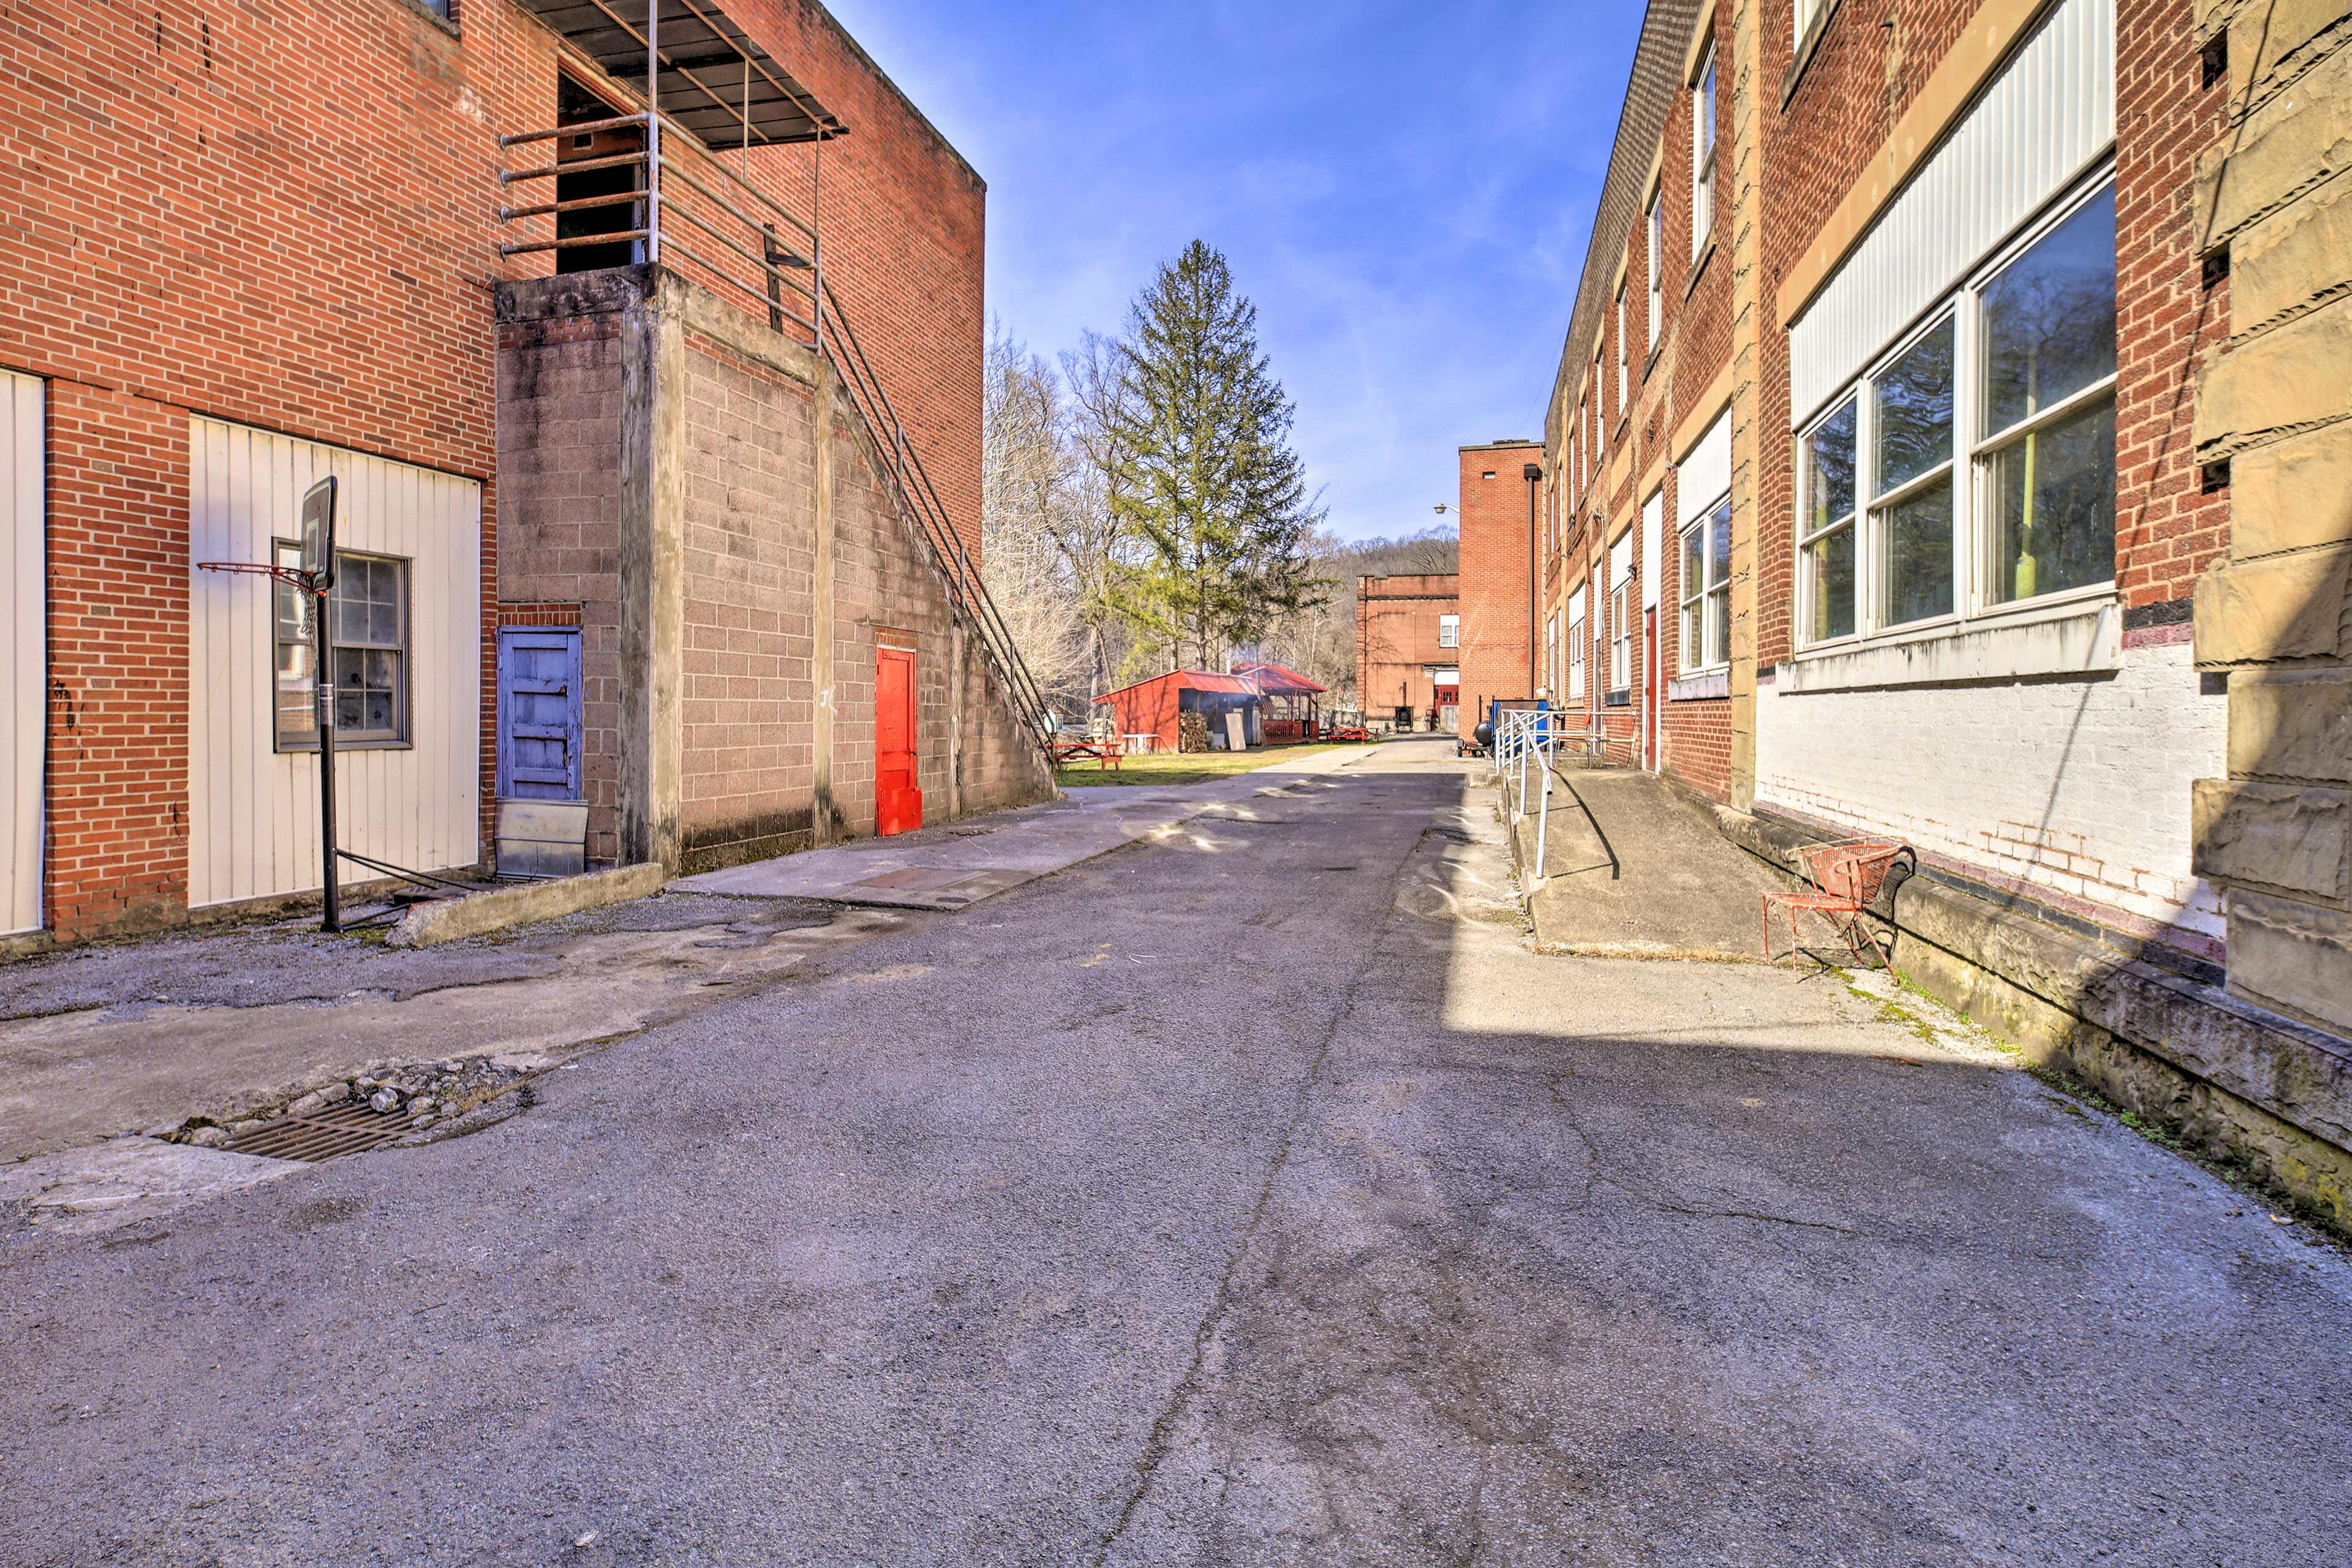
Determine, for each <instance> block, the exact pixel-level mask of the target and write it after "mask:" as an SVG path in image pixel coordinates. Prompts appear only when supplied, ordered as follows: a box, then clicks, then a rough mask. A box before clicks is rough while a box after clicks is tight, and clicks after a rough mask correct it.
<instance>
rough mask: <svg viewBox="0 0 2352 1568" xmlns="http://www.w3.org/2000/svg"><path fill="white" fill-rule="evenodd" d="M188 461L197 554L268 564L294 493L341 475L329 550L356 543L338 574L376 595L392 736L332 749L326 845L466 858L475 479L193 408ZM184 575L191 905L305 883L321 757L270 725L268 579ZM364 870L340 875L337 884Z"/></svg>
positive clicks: (476, 845) (295, 533)
mask: <svg viewBox="0 0 2352 1568" xmlns="http://www.w3.org/2000/svg"><path fill="white" fill-rule="evenodd" d="M188 461H189V466H190V468H191V469H192V472H191V473H190V474H189V476H188V501H189V505H188V513H189V516H188V524H189V533H190V539H189V542H190V545H191V546H192V559H194V560H196V561H256V562H266V561H268V560H269V559H270V558H271V552H272V550H273V548H274V547H275V543H276V542H278V541H290V540H294V539H297V538H299V534H300V531H301V529H300V524H299V521H298V519H299V508H300V505H301V500H302V492H303V491H304V490H305V489H309V488H310V485H311V483H312V482H313V481H314V480H317V479H321V478H324V477H325V476H326V475H329V474H332V475H334V476H335V477H336V479H337V480H338V482H339V487H340V488H339V491H338V494H339V500H338V503H337V522H336V531H337V541H336V543H337V548H338V550H339V551H340V552H342V553H343V555H344V556H345V558H346V563H347V567H348V566H349V558H350V557H351V556H352V555H353V554H355V553H356V554H363V555H365V556H368V557H370V558H371V560H370V563H369V564H368V566H367V567H366V568H365V569H347V570H346V571H345V572H344V573H343V574H342V575H343V579H344V586H345V587H346V588H356V587H359V586H361V585H362V584H365V585H367V586H369V587H370V588H372V589H373V591H374V593H375V595H376V596H375V608H376V609H377V610H378V611H379V612H380V615H381V617H382V619H383V625H380V626H377V627H376V628H375V632H376V634H377V636H376V637H375V639H374V640H377V641H379V642H383V644H384V646H385V647H388V648H390V649H391V650H393V651H394V652H396V654H397V657H398V659H399V661H400V664H401V667H402V668H401V671H400V675H399V677H398V683H399V684H398V689H397V691H396V692H395V693H394V698H393V700H390V701H388V703H387V711H388V712H391V713H394V714H395V715H396V723H397V727H398V729H399V730H400V731H401V732H400V733H399V735H398V736H397V737H396V738H394V739H390V740H385V741H380V742H355V741H353V740H351V739H349V738H347V737H348V736H349V734H350V731H348V730H346V731H343V732H342V736H341V737H339V739H338V741H337V742H336V746H335V785H336V789H335V795H336V807H335V809H336V816H337V826H338V837H340V838H341V843H342V846H343V847H345V848H347V849H351V850H354V851H357V852H358V853H360V854H362V855H368V856H372V857H373V858H377V859H380V860H388V861H390V862H392V863H393V864H394V865H396V866H407V867H411V868H416V869H419V870H427V871H431V870H438V869H441V868H446V867H451V866H469V865H472V864H473V863H474V862H475V860H476V859H477V858H478V857H479V854H480V844H481V831H480V811H479V805H480V798H481V791H480V762H481V744H482V742H481V710H482V700H481V681H482V658H483V655H482V632H481V567H482V536H481V525H482V488H481V486H479V485H478V484H476V483H475V482H474V481H473V480H471V479H457V478H455V477H453V476H451V475H448V474H441V473H436V472H434V471H433V470H431V469H429V468H415V467H412V466H411V465H409V464H406V463H394V462H389V461H386V460H385V459H383V458H373V457H369V456H366V455H365V454H363V453H359V452H353V451H350V450H348V449H346V448H344V447H329V446H325V445H322V444H320V443H319V442H316V441H298V440H295V439H293V438H291V437H286V436H280V435H277V434H275V433H273V432H270V431H267V430H256V429H253V428H251V427H249V426H243V425H229V424H225V423H223V422H222V421H219V420H216V419H205V418H202V417H197V418H194V419H192V420H191V421H190V426H189V432H188ZM194 575H195V582H194V584H193V587H192V591H191V595H190V602H191V612H192V613H191V616H190V619H191V623H192V624H191V626H190V628H189V633H190V635H189V658H190V662H191V664H192V666H193V670H192V674H193V679H192V680H191V682H190V685H191V691H190V700H189V706H190V714H189V718H190V723H189V726H188V796H189V818H190V820H189V828H190V831H189V843H188V902H189V903H190V904H191V905H202V904H217V903H226V902H229V901H232V900H239V899H252V898H260V897H264V896H267V895H270V894H276V893H290V892H298V891H306V890H308V889H313V888H316V887H318V886H319V885H320V872H319V816H318V812H319V806H318V801H319V771H318V770H319V759H318V754H317V752H314V751H310V750H298V749H290V748H287V747H282V746H281V745H280V744H279V743H278V737H277V734H276V731H275V727H274V721H275V716H276V706H277V698H278V685H277V675H278V670H277V667H276V664H275V658H276V650H277V645H278V638H277V636H276V622H275V618H274V611H273V604H274V601H273V598H272V594H271V584H270V583H269V581H268V579H267V578H262V577H247V576H227V575H224V574H219V573H215V572H197V573H196V574H194ZM340 591H341V590H339V592H340ZM365 608H366V606H365V605H362V606H360V609H361V611H362V618H363V615H364V610H365ZM355 635H357V634H355ZM338 640H339V641H340V640H341V634H340V633H339V634H338ZM373 875H374V874H373V872H368V871H364V870H360V869H357V868H352V867H350V866H346V867H344V868H343V879H344V880H345V881H364V880H367V879H371V878H372V877H373Z"/></svg>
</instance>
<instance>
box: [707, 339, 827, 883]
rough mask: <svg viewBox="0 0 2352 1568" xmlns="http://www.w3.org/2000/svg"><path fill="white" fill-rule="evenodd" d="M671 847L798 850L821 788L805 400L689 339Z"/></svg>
mask: <svg viewBox="0 0 2352 1568" xmlns="http://www.w3.org/2000/svg"><path fill="white" fill-rule="evenodd" d="M685 348H686V353H685V354H684V356H683V362H682V363H683V366H684V377H685V386H684V388H683V389H682V390H683V395H684V397H685V402H686V418H685V421H684V426H683V430H682V437H683V440H684V448H685V449H684V451H683V453H682V454H681V465H680V466H681V468H682V469H683V478H684V484H683V487H682V489H683V493H682V495H681V498H680V499H681V501H682V505H683V510H684V518H683V530H682V533H681V539H680V542H681V545H682V547H683V552H684V556H683V561H682V568H683V571H684V574H685V595H684V599H683V603H684V612H685V624H684V635H683V648H682V657H683V658H684V659H685V678H686V679H685V684H684V686H683V687H682V689H680V692H679V702H680V708H681V712H680V715H679V720H680V724H681V726H682V733H681V736H680V792H681V794H680V816H679V834H680V842H681V845H682V847H683V849H684V853H685V856H686V864H687V865H688V867H690V868H694V869H697V870H705V869H709V868H713V867H717V866H721V865H734V864H738V863H740V862H741V861H744V860H751V859H760V858H765V857H767V856H771V855H779V854H782V853H783V852H785V851H786V850H790V849H800V848H805V847H808V845H809V844H810V843H811V842H813V840H814V828H815V824H814V798H815V788H816V763H815V746H816V733H815V718H814V715H815V705H816V661H815V637H816V594H817V585H816V530H817V493H816V483H817V475H816V399H815V389H814V387H812V386H810V385H809V384H807V383H805V382H803V381H800V380H797V379H795V378H793V377H792V376H789V375H786V374H783V373H782V372H780V371H777V370H773V369H772V368H770V367H768V366H765V365H761V364H760V363H756V362H754V361H751V360H748V359H744V358H741V357H740V356H738V355H735V354H732V353H728V352H727V350H726V349H725V348H723V347H721V346H720V345H718V344H715V343H712V342H709V340H708V339H704V338H700V337H698V336H694V335H691V334H689V335H688V338H687V341H686V344H685Z"/></svg>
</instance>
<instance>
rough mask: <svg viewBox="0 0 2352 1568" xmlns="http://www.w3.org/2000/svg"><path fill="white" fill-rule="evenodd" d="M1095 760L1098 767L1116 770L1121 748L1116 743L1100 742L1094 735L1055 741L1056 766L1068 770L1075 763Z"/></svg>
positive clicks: (1062, 738)
mask: <svg viewBox="0 0 2352 1568" xmlns="http://www.w3.org/2000/svg"><path fill="white" fill-rule="evenodd" d="M1088 757H1092V758H1094V759H1095V762H1096V763H1097V766H1099V767H1102V768H1115V767H1118V764H1119V748H1118V742H1116V741H1098V740H1097V739H1095V738H1094V737H1093V736H1092V735H1070V736H1056V737H1055V740H1054V765H1055V767H1057V768H1066V767H1068V766H1070V765H1071V764H1072V763H1080V762H1084V761H1085V760H1086V759H1087V758H1088Z"/></svg>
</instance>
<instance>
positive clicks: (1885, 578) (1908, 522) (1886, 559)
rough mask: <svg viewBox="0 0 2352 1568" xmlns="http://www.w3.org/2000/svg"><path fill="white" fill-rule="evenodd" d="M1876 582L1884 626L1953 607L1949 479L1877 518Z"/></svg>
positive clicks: (1942, 611) (1909, 497) (1945, 611)
mask: <svg viewBox="0 0 2352 1568" xmlns="http://www.w3.org/2000/svg"><path fill="white" fill-rule="evenodd" d="M1877 517H1878V555H1879V571H1878V584H1879V594H1880V603H1882V604H1884V605H1885V606H1886V624H1887V625H1888V626H1900V625H1902V624H1903V623H1904V622H1906V621H1916V620H1921V619H1924V618H1926V617H1927V616H1943V615H1949V614H1950V613H1951V609H1952V481H1951V479H1950V477H1949V476H1946V477H1945V478H1944V479H1940V480H1938V481H1937V482H1936V483H1935V484H1932V485H1929V486H1928V487H1927V489H1923V490H1921V491H1919V492H1918V493H1917V494H1916V495H1911V496H1906V497H1905V498H1904V499H1903V500H1901V501H1898V502H1897V503H1896V504H1895V505H1894V506H1891V507H1888V508H1887V509H1886V510H1884V511H1882V512H1880V513H1878V514H1877Z"/></svg>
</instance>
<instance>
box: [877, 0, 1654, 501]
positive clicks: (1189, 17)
mask: <svg viewBox="0 0 2352 1568" xmlns="http://www.w3.org/2000/svg"><path fill="white" fill-rule="evenodd" d="M831 3H832V8H833V10H834V12H835V15H836V16H839V17H840V18H841V19H842V21H843V23H844V24H845V26H848V28H849V29H850V31H851V32H852V33H854V34H856V37H857V38H858V40H859V42H860V43H862V44H864V45H865V46H866V48H867V50H868V51H869V52H870V53H872V54H873V55H874V57H875V58H877V60H879V61H880V62H881V63H882V66H883V68H884V69H886V70H887V71H888V72H890V74H891V75H892V77H893V78H895V79H897V80H898V83H899V85H900V86H902V87H904V88H905V89H907V91H908V95H909V96H911V97H912V98H913V99H914V100H916V102H918V103H919V104H920V105H922V107H923V110H924V111H925V112H926V113H927V114H929V116H930V117H931V119H932V121H934V122H935V123H937V124H938V125H939V126H940V129H941V130H942V131H943V132H946V134H947V135H948V137H949V138H950V140H951V141H953V142H955V143H956V145H957V147H958V148H959V149H960V150H961V152H962V153H964V155H965V156H966V157H968V158H969V159H971V162H972V163H973V164H974V165H975V166H976V167H978V168H979V170H980V171H981V173H982V174H983V175H984V176H986V178H987V179H988V182H989V219H988V221H989V246H988V268H989V304H990V308H991V309H992V310H994V311H996V312H997V313H998V314H999V315H1001V316H1002V317H1003V319H1004V321H1005V322H1006V323H1007V325H1008V326H1010V327H1011V328H1012V330H1013V331H1014V332H1015V333H1016V334H1017V335H1019V336H1021V337H1023V338H1024V339H1026V340H1027V341H1028V342H1030V344H1031V345H1032V346H1033V347H1034V348H1037V349H1040V350H1051V349H1054V348H1057V347H1060V346H1063V345H1066V344H1068V343H1070V342H1075V341H1076V338H1077V336H1078V333H1079V332H1080V331H1082V330H1083V329H1086V328H1088V327H1092V328H1095V329H1097V330H1098V331H1109V330H1113V329H1115V328H1116V327H1117V326H1118V322H1119V321H1120V320H1121V318H1122V317H1123V316H1124V314H1125V313H1126V310H1127V306H1128V303H1129V300H1131V299H1133V297H1134V295H1135V293H1136V290H1137V289H1139V288H1140V287H1141V286H1142V285H1143V284H1144V283H1145V282H1146V281H1147V280H1148V279H1150V275H1151V270H1152V268H1154V267H1155V266H1157V265H1158V264H1159V263H1160V261H1162V260H1164V259H1166V258H1170V257H1171V256H1173V255H1174V254H1175V253H1176V251H1177V250H1178V248H1180V247H1181V246H1182V245H1183V244H1184V242H1185V241H1187V240H1189V239H1192V238H1193V237H1196V236H1197V237H1201V238H1203V239H1206V240H1207V241H1209V242H1210V243H1211V244H1212V245H1214V246H1217V247H1219V248H1221V249H1223V251H1224V252H1225V253H1226V254H1227V255H1228V256H1229V257H1230V258H1232V260H1233V264H1234V272H1235V275H1236V277H1237V278H1238V279H1239V280H1240V282H1241V285H1242V287H1243V288H1244V290H1246V291H1247V292H1248V293H1249V294H1250V296H1251V297H1252V298H1253V299H1254V300H1255V301H1256V302H1257V306H1258V325H1259V331H1260V333H1261V335H1262V337H1263V339H1264V341H1265V348H1266V351H1267V353H1268V354H1269V355H1270V356H1271V357H1272V360H1273V363H1274V369H1275V373H1276V374H1277V375H1279V376H1280V377H1281V378H1282V381H1283V383H1284V384H1285V385H1286V387H1287V388H1288V390H1289V392H1290V395H1291V396H1292V397H1293V399H1295V400H1296V402H1297V405H1298V426H1297V442H1298V446H1299V449H1300V451H1301V452H1302V453H1303V454H1304V455H1305V457H1306V459H1307V468H1308V471H1309V475H1310V479H1311V482H1312V483H1313V484H1315V485H1317V486H1318V487H1320V488H1322V489H1323V491H1324V495H1325V499H1326V500H1327V501H1328V502H1329V503H1330V506H1331V515H1332V522H1333V524H1334V525H1335V526H1336V527H1337V528H1339V531H1342V532H1344V533H1347V534H1350V535H1353V536H1359V537H1360V536H1365V535H1370V534H1379V533H1392V532H1396V531H1400V530H1404V529H1416V528H1420V527H1423V526H1424V525H1425V524H1426V523H1428V522H1429V521H1432V520H1433V514H1432V513H1431V511H1430V510H1429V509H1430V507H1431V506H1432V505H1433V504H1434V503H1435V502H1437V501H1440V500H1452V499H1453V490H1454V471H1455V469H1454V447H1456V446H1458V445H1460V444H1461V443H1463V442H1465V441H1483V440H1490V439H1492V438H1494V437H1498V436H1513V435H1532V434H1534V433H1536V432H1537V431H1538V430H1540V429H1541V427H1542V418H1543V407H1544V400H1545V398H1546V397H1547V396H1548V395H1549V392H1550V389H1551V378H1552V370H1553V366H1554V363H1555V362H1556V361H1557V359H1558V356H1559V342H1560V338H1561V336H1562V334H1563V333H1564V332H1565V331H1566V330H1567V325H1568V316H1569V311H1570V309H1571V307H1572V306H1573V304H1574V298H1573V296H1574V290H1575V288H1576V282H1577V273H1578V271H1579V269H1580V266H1581V264H1582V258H1583V247H1584V238H1585V233H1586V230H1587V229H1588V227H1589V226H1590V225H1591V217H1592V211H1593V207H1594V205H1595V203H1596V201H1597V199H1598V196H1599V191H1600V182H1601V174H1602V172H1603V170H1604V169H1605V166H1606V164H1607V162H1608V156H1609V147H1610V142H1611V139H1612V136H1613V135H1614V133H1615V130H1616V110H1617V104H1618V100H1619V98H1620V96H1621V95H1622V91H1623V89H1624V84H1625V74H1626V71H1627V68H1628V66H1629V63H1630V61H1631V60H1632V58H1633V41H1634V37H1635V36H1636V34H1637V33H1638V31H1639V29H1640V26H1641V16H1642V7H1641V5H1639V4H1638V3H1636V0H1587V3H1585V4H1571V5H1555V6H1526V7H1513V6H1507V5H1499V4H1494V3H1483V4H1482V3H1477V0H1472V3H1469V4H1462V5H1426V4H1415V5H1405V4H1370V5H1342V4H1335V3H1329V0H1303V3H1302V0H1291V3H1287V4H1282V5H1268V4H1265V3H1264V0H1210V3H1207V4H1202V3H1198V0H1195V3H1193V4H1187V5H1120V6H1111V5H1079V4H1075V3H1071V0H1056V3H1042V0H1041V3H1037V4H1027V5H1021V4H1010V5H1005V4H1000V5H968V4H967V5H950V4H947V3H945V0H898V3H895V4H887V5H886V4H883V3H881V0H831Z"/></svg>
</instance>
